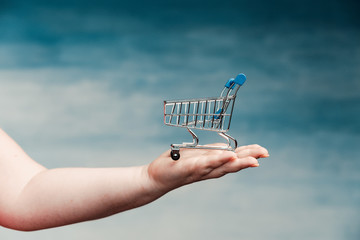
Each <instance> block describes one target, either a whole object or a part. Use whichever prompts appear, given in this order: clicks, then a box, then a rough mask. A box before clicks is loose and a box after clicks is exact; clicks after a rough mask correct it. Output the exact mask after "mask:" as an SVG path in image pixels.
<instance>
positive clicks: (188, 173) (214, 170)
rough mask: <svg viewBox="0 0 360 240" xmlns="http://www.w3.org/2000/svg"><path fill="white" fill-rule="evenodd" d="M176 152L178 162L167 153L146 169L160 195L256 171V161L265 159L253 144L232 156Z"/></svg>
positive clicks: (223, 152)
mask: <svg viewBox="0 0 360 240" xmlns="http://www.w3.org/2000/svg"><path fill="white" fill-rule="evenodd" d="M216 145H219V144H216ZM180 152H181V158H180V159H179V160H178V161H173V160H172V159H171V157H170V150H168V151H166V152H165V153H163V154H162V155H161V156H160V157H159V158H157V159H156V160H155V161H154V162H152V163H151V164H150V165H148V166H147V174H148V177H149V178H150V180H151V181H152V182H153V183H154V184H155V186H157V187H158V189H159V190H160V191H165V192H168V191H170V190H172V189H175V188H177V187H180V186H183V185H186V184H190V183H193V182H197V181H201V180H206V179H211V178H219V177H222V176H224V175H225V174H227V173H233V172H238V171H240V170H242V169H245V168H248V167H258V166H259V163H258V160H257V159H258V158H264V157H268V156H269V154H268V151H267V150H266V149H265V148H263V147H261V146H259V145H256V144H255V145H248V146H242V147H238V148H237V149H236V150H235V152H232V151H226V150H213V149H211V150H209V149H186V148H184V149H181V151H180Z"/></svg>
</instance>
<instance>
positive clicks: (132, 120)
mask: <svg viewBox="0 0 360 240" xmlns="http://www.w3.org/2000/svg"><path fill="white" fill-rule="evenodd" d="M359 10H360V4H359V2H358V1H355V0H342V1H340V0H326V1H325V0H319V1H314V0H312V1H310V0H303V1H284V0H275V1H265V0H262V1H250V0H243V1H230V0H222V1H215V0H206V1H205V0H199V1H188V0H181V1H180V0H176V1H167V0H154V1H109V0H106V1H93V0H87V1H85V0H84V1H83V0H72V1H68V0H62V1H57V0H56V1H40V0H33V1H21V0H9V1H6V0H5V1H4V0H2V1H0V110H1V111H0V126H1V128H3V129H4V130H5V131H6V132H7V133H8V134H9V135H10V136H12V137H13V138H14V139H15V140H16V141H17V142H18V143H19V144H20V145H21V146H22V147H23V148H24V150H25V151H26V152H27V153H28V154H29V155H30V156H31V157H32V158H34V159H35V160H37V161H38V162H40V163H41V164H43V165H45V166H46V167H48V168H56V167H121V166H124V167H125V166H132V165H141V164H146V163H149V162H151V161H152V160H153V159H155V158H156V157H157V156H158V155H159V154H161V153H162V152H163V151H165V150H167V149H168V148H169V145H170V144H171V143H179V142H182V141H189V140H191V137H190V135H189V134H188V133H187V132H186V131H185V130H184V129H182V128H172V127H168V126H164V124H163V100H165V99H178V98H181V99H184V98H197V97H213V96H218V95H219V94H220V91H221V90H222V88H223V85H224V84H225V82H226V80H227V79H229V78H230V77H235V76H236V75H237V74H238V73H240V72H243V73H245V74H246V75H247V78H248V80H247V82H246V83H245V84H244V86H243V87H242V88H241V89H240V91H239V93H238V98H237V102H236V104H235V109H234V115H233V121H232V125H231V128H230V131H229V133H230V135H232V136H234V137H235V138H237V139H238V141H239V143H240V144H242V145H244V144H253V143H258V144H260V145H263V146H264V147H266V148H268V150H269V153H270V157H269V158H268V159H264V160H261V162H260V167H259V168H255V169H246V170H244V171H241V172H240V173H237V174H231V175H227V176H225V177H223V178H221V179H217V180H210V181H207V182H201V183H197V184H193V185H189V186H186V187H183V188H181V189H178V190H175V191H173V192H171V193H169V194H168V195H166V196H164V197H163V198H161V199H159V200H158V201H156V202H154V203H151V204H150V205H147V206H144V207H142V208H139V209H135V210H131V211H128V212H125V213H122V214H119V215H116V216H112V217H109V218H106V219H102V220H97V221H92V222H86V223H80V224H76V225H71V226H65V227H60V228H55V229H49V230H43V231H38V232H31V233H22V232H17V231H13V230H8V229H5V228H0V238H1V239H4V240H5V239H6V240H7V239H9V240H18V239H19V240H20V239H21V240H23V239H26V240H29V239H36V240H44V239H55V240H58V239H59V240H60V239H88V240H92V239H108V240H111V239H157V240H167V239H173V240H177V239H189V240H195V239H219V238H221V239H247V240H258V239H259V240H260V239H267V240H272V239H274V240H282V239H284V240H285V239H286V240H287V239H294V240H304V239H316V240H319V239H326V240H332V239H333V240H339V239H344V240H358V239H360V217H359V216H360V174H359V173H360V159H359V156H358V153H357V152H358V148H359V146H360V119H359V117H360V111H359V110H360V81H359V79H360V44H359V43H360V17H359V14H358V13H359ZM198 133H199V137H200V143H209V142H219V141H221V138H219V137H217V136H216V135H214V134H207V133H201V132H198Z"/></svg>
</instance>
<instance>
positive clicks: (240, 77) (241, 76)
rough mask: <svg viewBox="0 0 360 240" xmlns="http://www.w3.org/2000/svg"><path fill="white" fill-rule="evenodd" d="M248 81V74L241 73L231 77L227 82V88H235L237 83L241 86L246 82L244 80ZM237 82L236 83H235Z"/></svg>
mask: <svg viewBox="0 0 360 240" xmlns="http://www.w3.org/2000/svg"><path fill="white" fill-rule="evenodd" d="M245 81H246V76H245V74H243V73H240V74H239V75H237V76H236V78H235V79H234V78H230V79H229V80H228V81H227V83H226V84H225V87H226V88H230V87H231V89H234V87H235V84H239V85H240V86H242V85H243V84H244V82H245ZM233 83H235V84H233Z"/></svg>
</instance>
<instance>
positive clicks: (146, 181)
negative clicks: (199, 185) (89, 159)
mask: <svg viewBox="0 0 360 240" xmlns="http://www.w3.org/2000/svg"><path fill="white" fill-rule="evenodd" d="M266 156H268V153H267V151H266V149H264V148H262V147H260V146H258V145H250V146H244V147H240V148H238V149H236V152H230V151H219V150H193V149H184V151H182V156H181V160H179V161H173V160H171V158H170V153H169V151H167V152H165V153H163V154H162V155H161V156H160V157H159V158H157V159H156V160H155V161H153V162H152V163H150V164H149V165H144V166H138V167H129V168H63V169H51V170H48V169H46V168H45V167H43V166H41V165H39V164H38V163H36V162H35V161H33V160H32V159H31V158H30V157H29V156H28V155H27V154H26V153H25V152H24V151H23V150H22V149H21V148H20V146H18V145H17V144H16V143H15V142H14V141H13V140H12V139H11V138H10V137H9V136H8V135H7V134H6V133H5V132H4V131H2V130H1V129H0V225H3V226H5V227H8V228H12V229H17V230H24V231H30V230H38V229H44V228H50V227H57V226H62V225H67V224H72V223H76V222H82V221H87V220H93V219H98V218H102V217H106V216H109V215H112V214H116V213H119V212H122V211H125V210H129V209H132V208H136V207H139V206H142V205H144V204H147V203H149V202H152V201H154V200H156V199H157V198H159V197H161V196H162V195H164V194H165V193H167V192H169V191H171V190H173V189H175V188H178V187H180V186H183V185H186V184H190V183H193V182H196V181H200V180H205V179H210V178H217V177H221V176H223V175H225V174H226V173H229V172H237V171H239V170H241V169H244V168H247V167H251V166H252V167H255V166H258V165H257V163H258V162H257V158H259V157H266Z"/></svg>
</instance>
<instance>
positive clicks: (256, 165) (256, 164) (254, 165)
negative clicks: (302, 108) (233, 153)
mask: <svg viewBox="0 0 360 240" xmlns="http://www.w3.org/2000/svg"><path fill="white" fill-rule="evenodd" d="M258 166H260V164H258V163H254V164H251V165H250V167H258Z"/></svg>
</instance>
